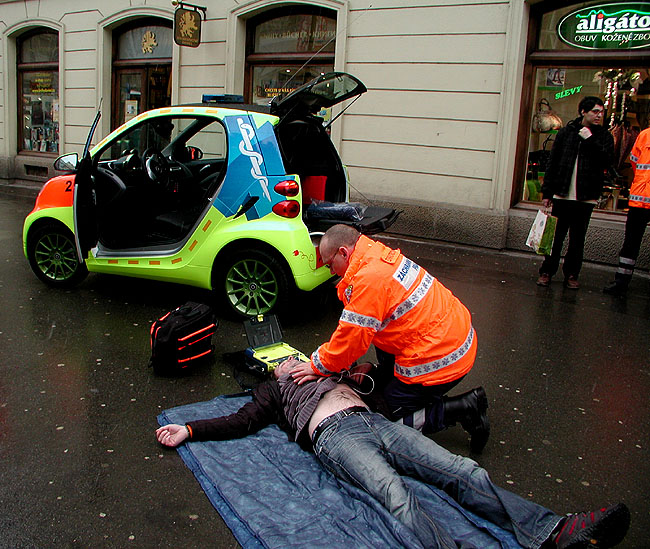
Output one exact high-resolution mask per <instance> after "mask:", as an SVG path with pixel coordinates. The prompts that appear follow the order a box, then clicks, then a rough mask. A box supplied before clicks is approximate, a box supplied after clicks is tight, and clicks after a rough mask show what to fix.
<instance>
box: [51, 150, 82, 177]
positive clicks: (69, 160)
mask: <svg viewBox="0 0 650 549" xmlns="http://www.w3.org/2000/svg"><path fill="white" fill-rule="evenodd" d="M78 163H79V155H78V154H77V153H68V154H64V155H62V156H59V158H57V159H56V160H55V161H54V169H55V170H59V171H62V172H73V171H75V170H76V169H77V164H78Z"/></svg>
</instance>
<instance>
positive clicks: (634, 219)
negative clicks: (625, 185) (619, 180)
mask: <svg viewBox="0 0 650 549" xmlns="http://www.w3.org/2000/svg"><path fill="white" fill-rule="evenodd" d="M630 161H631V163H632V169H633V170H634V180H633V181H632V186H631V187H630V196H629V198H628V206H629V210H628V212H627V220H626V222H625V238H624V240H623V247H622V248H621V252H620V254H619V257H618V269H617V270H616V275H615V280H614V282H612V283H611V284H609V285H608V286H605V287H604V288H603V292H605V293H606V294H612V295H623V294H625V293H626V292H627V287H628V286H629V284H630V281H631V280H632V274H633V273H634V267H635V265H636V260H637V258H638V257H639V251H640V250H641V241H642V240H643V233H644V232H645V228H646V227H647V225H648V223H650V128H648V129H645V130H643V131H642V132H641V133H640V134H639V136H638V137H637V138H636V141H635V142H634V146H633V147H632V151H631V153H630Z"/></svg>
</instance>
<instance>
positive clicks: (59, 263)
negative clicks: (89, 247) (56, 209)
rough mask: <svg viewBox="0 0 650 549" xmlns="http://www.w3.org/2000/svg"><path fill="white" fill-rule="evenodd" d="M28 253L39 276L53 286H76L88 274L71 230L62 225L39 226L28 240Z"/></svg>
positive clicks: (31, 263)
mask: <svg viewBox="0 0 650 549" xmlns="http://www.w3.org/2000/svg"><path fill="white" fill-rule="evenodd" d="M27 256H28V258H29V264H30V265H31V267H32V270H33V271H34V273H35V274H36V276H37V277H38V278H40V279H41V280H42V281H43V282H45V283H46V284H49V285H50V286H59V287H69V286H74V285H75V284H77V283H79V282H81V281H82V280H83V279H84V278H85V277H86V275H87V274H88V270H87V269H86V265H85V264H84V263H83V262H80V261H79V257H78V256H77V248H76V245H75V241H74V237H73V236H72V233H71V232H70V231H69V230H68V229H67V228H65V227H63V226H59V225H54V224H52V225H45V226H43V227H40V228H38V229H36V231H35V232H34V234H32V235H30V236H29V239H28V241H27Z"/></svg>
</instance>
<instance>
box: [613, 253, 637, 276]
mask: <svg viewBox="0 0 650 549" xmlns="http://www.w3.org/2000/svg"><path fill="white" fill-rule="evenodd" d="M635 265H636V261H635V260H634V259H630V258H629V257H619V258H618V269H617V270H616V272H617V273H618V274H622V275H631V274H633V273H634V266H635Z"/></svg>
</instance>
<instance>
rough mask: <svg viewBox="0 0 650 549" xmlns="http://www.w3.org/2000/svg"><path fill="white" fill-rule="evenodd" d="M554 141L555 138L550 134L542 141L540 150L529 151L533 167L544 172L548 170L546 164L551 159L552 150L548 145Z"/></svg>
mask: <svg viewBox="0 0 650 549" xmlns="http://www.w3.org/2000/svg"><path fill="white" fill-rule="evenodd" d="M552 141H553V140H552V139H551V136H550V135H549V136H548V137H547V138H546V139H545V140H544V143H542V148H541V149H539V150H538V151H530V152H529V153H528V164H529V165H530V167H531V168H536V171H537V172H542V173H544V172H545V171H546V166H547V165H548V161H549V160H550V159H551V150H550V149H547V148H546V147H548V144H549V143H551V142H552Z"/></svg>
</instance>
